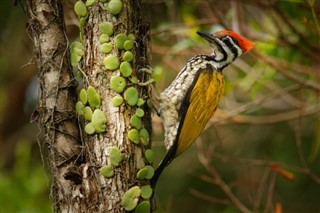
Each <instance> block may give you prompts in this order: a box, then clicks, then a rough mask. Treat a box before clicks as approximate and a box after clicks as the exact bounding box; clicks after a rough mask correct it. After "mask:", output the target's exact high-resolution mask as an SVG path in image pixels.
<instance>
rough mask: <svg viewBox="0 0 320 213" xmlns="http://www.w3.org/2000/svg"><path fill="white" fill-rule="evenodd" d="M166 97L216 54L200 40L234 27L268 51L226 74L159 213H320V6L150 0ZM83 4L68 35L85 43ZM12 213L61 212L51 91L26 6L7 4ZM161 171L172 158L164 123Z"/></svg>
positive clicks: (2, 96)
mask: <svg viewBox="0 0 320 213" xmlns="http://www.w3.org/2000/svg"><path fill="white" fill-rule="evenodd" d="M142 2H143V10H144V11H145V14H146V17H147V18H149V19H150V23H151V37H152V49H151V54H152V66H153V68H154V70H155V78H156V79H157V83H158V87H159V90H160V91H162V90H163V89H164V88H166V87H167V86H168V85H169V84H170V82H171V81H172V80H173V79H174V77H175V76H176V74H177V73H178V72H179V70H180V69H181V68H182V67H183V65H184V64H185V63H186V61H187V60H188V59H190V58H191V57H192V56H194V55H195V54H204V53H210V47H209V46H208V45H207V44H206V42H205V41H203V39H201V38H199V37H198V36H197V34H196V31H198V30H201V31H207V32H214V31H217V30H220V29H230V30H233V31H236V32H238V33H239V34H241V35H243V36H244V37H246V38H248V39H249V40H252V41H254V42H255V43H256V45H255V48H254V50H253V51H252V52H251V53H249V54H246V55H244V56H242V57H241V58H239V59H237V60H236V61H235V62H234V63H233V64H232V65H230V66H229V67H228V68H226V69H225V70H224V74H225V80H226V87H225V94H224V97H223V99H222V101H221V103H220V104H219V109H218V111H217V113H216V115H215V117H213V118H212V120H211V121H210V123H209V124H208V126H207V129H206V130H205V132H204V133H203V134H202V135H201V137H200V138H199V139H198V141H197V142H196V144H195V145H193V146H192V147H191V148H189V149H188V150H187V151H186V152H185V153H183V154H182V155H181V156H180V157H179V158H177V159H175V160H174V161H173V162H172V164H171V165H170V166H169V167H168V168H167V169H166V170H165V172H164V174H163V175H162V176H161V178H160V180H159V183H158V185H157V189H156V191H157V193H156V200H157V208H158V209H159V210H158V211H157V212H160V213H162V212H163V213H165V212H167V213H169V212H170V213H180V212H186V213H188V212H195V211H196V212H201V213H211V212H221V213H229V212H230V213H232V212H240V211H241V210H242V211H245V210H251V211H254V212H277V213H281V212H289V213H304V212H320V202H319V191H320V157H319V150H320V117H319V111H320V103H319V102H320V98H319V95H320V69H319V67H320V54H319V53H320V28H319V16H320V1H314V0H292V1H284V0H270V1H269V0H268V1H267V0H233V1H228V0H208V1H204V0H175V1H174V0H154V1H152V0H144V1H142ZM73 3H74V1H64V10H65V20H66V27H67V33H68V35H69V38H70V39H74V38H75V37H76V36H77V35H78V28H77V19H76V17H75V16H74V14H73V11H72V8H73ZM0 10H1V13H0V18H1V32H0V44H1V47H0V51H1V54H0V82H1V90H0V125H1V128H0V129H1V132H0V147H1V159H0V160H1V161H0V166H1V174H0V198H1V200H0V211H1V212H8V213H11V212H51V211H52V209H51V203H50V199H49V193H50V175H49V174H47V169H46V165H45V164H44V163H42V157H41V154H40V151H39V150H40V149H41V150H42V153H43V157H44V158H45V156H46V153H45V150H44V149H42V147H43V145H40V146H39V145H38V142H37V137H39V138H41V134H40V132H39V128H38V126H37V124H36V123H32V124H30V123H29V118H30V115H31V113H32V111H33V109H34V108H35V107H36V106H37V100H38V93H39V88H38V84H37V80H36V72H37V70H36V64H35V61H34V60H33V56H32V45H31V41H30V39H29V37H28V35H27V34H26V31H25V28H26V26H27V25H26V20H25V16H24V13H23V10H22V7H21V6H20V5H18V6H17V7H14V6H13V3H12V2H11V1H1V7H0ZM153 129H154V143H153V144H154V150H155V151H156V155H157V156H156V157H157V162H156V163H158V162H159V161H160V160H161V158H162V157H163V156H164V154H165V148H164V147H163V143H162V141H163V139H164V138H163V128H162V126H161V119H160V118H158V117H157V116H156V115H154V116H153Z"/></svg>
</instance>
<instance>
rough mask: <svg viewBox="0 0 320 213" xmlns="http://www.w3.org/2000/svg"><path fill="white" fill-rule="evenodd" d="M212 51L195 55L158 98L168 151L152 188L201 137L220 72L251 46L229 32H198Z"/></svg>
mask: <svg viewBox="0 0 320 213" xmlns="http://www.w3.org/2000/svg"><path fill="white" fill-rule="evenodd" d="M197 34H198V35H199V36H201V37H202V38H204V39H205V40H207V41H208V43H209V45H210V46H211V47H212V48H213V52H212V54H210V55H196V56H194V57H193V58H191V59H190V60H189V61H188V62H187V64H186V65H185V66H184V67H183V68H182V70H181V71H180V72H179V74H178V75H177V76H176V78H175V79H174V81H173V82H172V83H171V84H170V86H169V87H168V88H166V89H165V90H164V91H163V92H162V93H161V94H160V97H159V102H160V105H159V109H158V113H159V114H160V116H161V117H162V119H163V123H164V129H165V141H164V143H165V146H166V148H167V150H168V152H167V154H166V156H165V157H164V158H163V160H162V161H161V163H160V164H159V166H158V168H157V169H156V171H155V174H154V176H153V179H152V180H151V184H152V187H153V188H155V185H156V183H157V180H158V178H159V176H160V175H161V173H162V172H163V170H164V169H165V167H166V166H168V165H169V164H170V163H171V161H172V160H173V159H174V158H175V157H177V156H178V155H180V154H181V153H182V152H184V151H185V150H186V149H187V148H188V147H189V146H190V145H191V144H192V143H193V142H194V141H195V140H196V139H197V138H198V137H199V135H200V134H201V132H202V130H203V129H204V127H205V126H206V124H207V122H208V121H209V119H210V118H211V117H212V116H213V114H214V112H215V111H216V109H217V105H218V103H219V101H220V99H221V97H222V94H223V90H224V80H223V73H222V70H223V69H224V68H225V67H227V66H228V65H229V64H230V63H232V62H233V61H234V60H235V59H236V58H237V57H239V56H241V55H242V54H244V53H247V52H248V51H249V50H250V49H251V48H252V47H253V45H254V43H253V42H251V41H248V40H246V39H244V38H243V37H241V36H240V35H238V34H236V33H235V32H232V31H229V30H222V31H218V32H215V33H213V34H209V33H206V32H197Z"/></svg>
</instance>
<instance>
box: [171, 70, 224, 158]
mask: <svg viewBox="0 0 320 213" xmlns="http://www.w3.org/2000/svg"><path fill="white" fill-rule="evenodd" d="M223 88H224V82H223V75H222V73H221V72H219V71H217V70H201V71H200V74H199V76H198V80H197V82H196V83H195V85H194V87H193V89H192V90H191V92H190V95H189V100H188V102H184V103H189V107H188V108H187V109H186V110H187V111H186V112H185V113H186V114H184V115H182V118H181V121H180V122H182V123H180V125H182V126H181V127H180V128H179V129H180V135H179V136H178V137H179V142H178V146H177V150H176V153H175V156H178V155H179V154H181V153H182V152H183V151H185V150H186V149H187V148H188V147H189V146H190V145H191V144H192V143H193V142H194V141H195V140H196V139H197V138H198V137H199V135H200V134H201V132H202V130H203V129H204V127H205V126H206V124H207V123H208V121H209V119H210V117H211V116H213V114H214V112H215V111H216V108H217V105H218V103H219V101H220V99H221V96H222V93H223ZM182 107H183V106H182Z"/></svg>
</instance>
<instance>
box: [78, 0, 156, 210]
mask: <svg viewBox="0 0 320 213" xmlns="http://www.w3.org/2000/svg"><path fill="white" fill-rule="evenodd" d="M122 2H123V9H122V11H121V12H120V14H119V15H117V16H112V15H110V13H108V12H106V11H105V10H104V9H103V4H101V3H98V4H94V5H93V6H91V7H89V8H88V10H89V18H88V21H87V24H86V25H85V26H84V30H83V34H84V42H85V60H84V65H83V72H84V74H85V76H86V77H84V85H85V87H87V86H89V85H91V86H93V87H94V88H96V89H97V91H98V93H99V95H100V97H101V102H102V108H101V109H102V111H103V112H105V113H106V116H107V118H108V123H107V132H106V133H104V134H97V135H95V136H88V135H84V138H83V139H84V141H85V144H86V146H85V150H86V152H85V155H86V156H85V157H86V162H87V163H86V167H85V168H84V169H83V174H84V178H83V181H84V183H83V186H85V187H83V189H85V190H84V193H83V195H84V196H85V197H87V198H88V199H87V202H88V203H87V204H88V205H87V206H89V204H90V206H91V207H92V208H93V209H88V210H89V211H90V212H96V211H98V212H103V211H108V212H123V211H124V210H123V208H122V207H121V205H119V203H120V201H121V197H122V195H123V193H124V192H125V191H127V190H128V189H129V188H130V187H132V186H133V185H136V184H137V180H136V178H135V176H136V173H137V171H138V169H140V168H142V167H143V166H144V165H145V163H144V160H143V150H145V149H146V148H148V147H143V146H140V145H139V146H137V145H135V144H133V143H132V142H130V141H129V139H128V137H127V133H128V131H129V130H130V128H131V125H130V117H131V116H132V115H133V114H134V113H135V110H136V107H130V106H128V105H126V104H124V105H122V106H121V107H114V106H113V105H112V103H111V99H112V98H113V97H114V96H116V95H117V93H115V92H114V91H113V90H112V89H111V87H110V79H111V77H112V76H114V75H120V72H119V70H116V71H108V70H104V66H103V65H102V64H103V63H102V62H103V59H104V58H105V57H106V56H107V55H106V54H104V53H102V52H101V50H100V45H101V44H100V43H99V36H100V35H101V33H100V32H99V27H98V25H99V24H100V23H101V22H103V21H110V22H112V23H113V24H114V26H115V29H114V34H113V36H115V35H117V34H119V33H125V34H126V35H128V34H129V33H133V34H134V35H135V36H136V37H137V40H136V44H135V47H134V50H133V53H134V60H133V70H134V73H133V75H135V76H137V77H138V78H139V79H140V80H141V81H144V80H146V77H147V76H146V75H145V74H144V73H142V74H141V75H138V71H137V70H138V68H139V67H144V66H146V65H148V57H147V55H148V52H147V51H148V49H147V47H148V46H147V45H148V42H149V37H148V29H149V28H148V24H147V23H146V22H145V21H144V20H143V19H142V14H141V9H140V6H139V1H130V0H127V1H122ZM112 39H113V38H111V42H113V41H112ZM122 53H123V51H122ZM110 54H112V55H116V56H118V57H119V58H120V57H121V51H119V50H118V49H116V48H114V49H113V51H112V52H111V53H110ZM127 83H129V81H128V82H127ZM132 86H135V87H136V88H138V89H139V91H140V94H141V95H140V97H147V96H148V93H147V92H148V91H147V88H144V87H139V86H137V85H133V84H132ZM144 111H145V112H146V115H145V116H144V121H143V123H144V124H143V126H144V127H145V128H146V129H148V130H149V132H151V124H150V120H151V119H150V112H149V109H148V107H144ZM112 146H116V147H118V148H119V149H120V150H121V151H122V153H123V154H124V160H123V162H124V163H122V164H121V165H120V167H117V168H115V176H114V177H113V178H110V179H106V178H104V177H103V176H101V175H100V174H99V172H98V168H100V167H101V166H103V165H106V164H110V162H109V159H108V151H109V149H110V147H112ZM144 183H146V182H144ZM141 184H143V183H142V182H140V183H139V185H141ZM96 188H97V189H98V190H97V189H96ZM99 189H101V190H99ZM92 204H95V205H92Z"/></svg>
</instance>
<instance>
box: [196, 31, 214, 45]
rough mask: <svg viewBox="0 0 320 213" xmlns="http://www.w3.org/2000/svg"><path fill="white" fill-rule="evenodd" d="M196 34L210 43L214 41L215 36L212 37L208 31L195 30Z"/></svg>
mask: <svg viewBox="0 0 320 213" xmlns="http://www.w3.org/2000/svg"><path fill="white" fill-rule="evenodd" d="M197 34H198V35H199V36H201V37H202V38H204V39H206V40H207V41H208V42H210V43H216V38H215V37H213V36H212V35H211V34H210V33H206V32H199V31H197Z"/></svg>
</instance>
